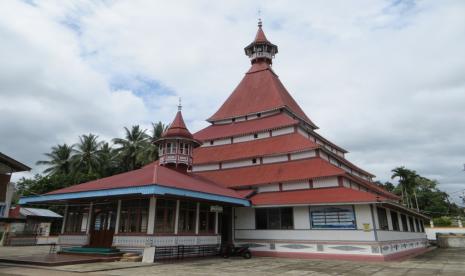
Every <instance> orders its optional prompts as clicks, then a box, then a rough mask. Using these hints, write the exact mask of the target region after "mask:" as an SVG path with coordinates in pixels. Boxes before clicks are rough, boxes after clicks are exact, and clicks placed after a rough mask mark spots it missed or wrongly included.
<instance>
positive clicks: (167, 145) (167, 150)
mask: <svg viewBox="0 0 465 276" xmlns="http://www.w3.org/2000/svg"><path fill="white" fill-rule="evenodd" d="M171 151H172V148H171V143H166V153H168V154H169V153H172V152H171Z"/></svg>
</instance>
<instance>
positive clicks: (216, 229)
mask: <svg viewBox="0 0 465 276" xmlns="http://www.w3.org/2000/svg"><path fill="white" fill-rule="evenodd" d="M215 235H218V212H215Z"/></svg>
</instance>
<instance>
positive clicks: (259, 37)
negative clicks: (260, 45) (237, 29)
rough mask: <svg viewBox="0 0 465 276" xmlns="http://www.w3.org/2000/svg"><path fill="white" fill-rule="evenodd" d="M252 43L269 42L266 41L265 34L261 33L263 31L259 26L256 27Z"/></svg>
mask: <svg viewBox="0 0 465 276" xmlns="http://www.w3.org/2000/svg"><path fill="white" fill-rule="evenodd" d="M254 42H269V41H268V39H266V36H265V33H264V32H263V29H262V27H261V26H259V27H258V30H257V34H256V35H255V39H254Z"/></svg>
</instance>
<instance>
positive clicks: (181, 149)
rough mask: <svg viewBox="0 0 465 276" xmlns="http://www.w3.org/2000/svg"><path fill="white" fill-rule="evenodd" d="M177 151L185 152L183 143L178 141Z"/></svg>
mask: <svg viewBox="0 0 465 276" xmlns="http://www.w3.org/2000/svg"><path fill="white" fill-rule="evenodd" d="M179 153H181V154H185V153H184V143H179Z"/></svg>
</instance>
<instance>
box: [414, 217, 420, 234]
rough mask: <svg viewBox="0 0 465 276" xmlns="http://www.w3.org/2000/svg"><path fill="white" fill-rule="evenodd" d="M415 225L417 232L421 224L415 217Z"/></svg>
mask: <svg viewBox="0 0 465 276" xmlns="http://www.w3.org/2000/svg"><path fill="white" fill-rule="evenodd" d="M415 226H416V227H417V228H415V229H416V232H420V224H419V223H418V219H415Z"/></svg>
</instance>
